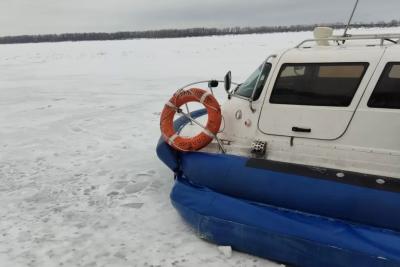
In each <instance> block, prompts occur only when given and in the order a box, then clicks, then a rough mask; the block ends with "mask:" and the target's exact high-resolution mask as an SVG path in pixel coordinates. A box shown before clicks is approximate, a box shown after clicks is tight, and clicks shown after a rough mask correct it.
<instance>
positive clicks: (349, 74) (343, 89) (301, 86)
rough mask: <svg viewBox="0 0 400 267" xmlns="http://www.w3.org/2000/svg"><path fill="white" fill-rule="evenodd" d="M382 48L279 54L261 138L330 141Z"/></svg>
mask: <svg viewBox="0 0 400 267" xmlns="http://www.w3.org/2000/svg"><path fill="white" fill-rule="evenodd" d="M382 52H383V49H382V50H378V49H376V48H368V47H365V48H361V49H360V47H358V48H357V49H356V48H346V49H343V48H340V47H338V48H327V49H322V48H321V49H320V48H315V49H313V48H312V49H294V50H291V51H289V52H287V53H286V54H284V55H283V56H282V57H281V59H280V61H279V63H278V65H277V68H276V71H275V73H274V76H273V77H272V79H273V81H274V82H271V83H270V88H269V89H268V93H267V95H266V97H265V100H264V105H263V108H262V111H261V114H260V118H259V122H258V127H259V130H260V131H261V132H263V133H265V134H271V135H281V136H290V137H302V138H314V139H325V140H334V139H337V138H339V137H340V136H341V135H343V134H344V132H345V131H346V129H347V127H348V125H349V123H350V121H351V119H352V117H353V114H354V111H355V110H356V108H357V106H358V104H359V102H360V99H361V97H362V95H363V93H364V90H365V88H366V87H367V85H368V82H369V80H370V77H371V76H372V74H373V73H374V70H375V67H376V65H377V64H378V62H379V59H380V57H381V55H382Z"/></svg>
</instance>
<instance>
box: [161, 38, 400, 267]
mask: <svg viewBox="0 0 400 267" xmlns="http://www.w3.org/2000/svg"><path fill="white" fill-rule="evenodd" d="M399 40H400V34H380V35H352V36H332V35H331V36H325V37H324V38H318V36H317V38H315V39H309V40H305V41H303V42H301V43H300V44H299V45H297V46H296V47H294V48H292V49H289V50H286V51H283V52H281V53H278V54H276V55H272V56H270V57H268V58H267V59H266V60H265V61H264V62H263V63H262V64H261V66H260V67H259V68H257V70H256V71H255V72H254V73H253V74H252V75H251V76H250V77H249V78H248V79H247V80H246V81H245V82H244V83H242V84H240V85H235V86H234V87H233V86H231V84H233V83H232V82H231V74H230V72H229V73H228V74H227V75H226V76H225V80H224V83H225V89H226V91H227V93H228V100H227V101H226V102H225V103H224V104H223V105H222V106H220V105H219V104H218V101H217V100H216V98H215V97H214V95H213V91H212V88H213V87H216V86H218V81H210V82H209V88H210V90H203V89H199V88H190V89H186V88H188V87H190V86H192V85H189V86H187V87H184V88H182V89H180V90H178V91H177V92H176V93H175V94H174V96H173V97H172V98H171V99H170V100H169V101H168V102H167V103H166V105H165V107H164V110H163V112H162V114H161V130H162V137H161V138H160V140H159V143H158V145H157V154H158V156H159V158H160V159H161V160H162V161H163V162H164V163H165V164H166V165H167V166H168V167H169V168H170V169H171V170H172V171H173V173H174V177H175V185H174V187H173V190H172V192H171V200H172V203H173V205H174V207H175V208H176V209H177V211H178V212H179V214H180V215H181V216H182V217H183V219H184V220H185V221H186V222H187V223H188V224H190V225H191V226H192V227H193V229H194V230H195V231H196V233H198V235H199V236H200V237H201V238H204V239H207V240H209V241H211V242H214V243H216V244H218V245H224V246H231V247H232V248H233V249H235V250H238V251H242V252H246V253H250V254H254V255H257V256H260V257H264V258H267V259H271V260H274V261H277V262H282V263H287V264H289V265H295V266H400V46H399ZM231 87H232V88H231ZM188 102H198V103H201V104H202V105H204V106H205V109H200V110H196V111H192V112H190V110H188V109H186V108H185V105H186V104H187V103H188ZM176 114H180V115H181V117H180V118H178V119H177V120H175V121H173V118H174V116H175V115H176ZM207 115H208V116H207ZM204 118H208V119H207V123H206V124H205V125H204V123H202V122H201V121H200V120H201V119H204ZM193 125H198V126H200V127H201V129H202V130H201V132H200V133H198V134H197V135H195V136H193V137H187V136H185V134H186V133H187V131H189V132H190V128H191V127H192V126H193ZM184 131H186V132H185V134H183V132H184Z"/></svg>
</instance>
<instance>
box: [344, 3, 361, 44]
mask: <svg viewBox="0 0 400 267" xmlns="http://www.w3.org/2000/svg"><path fill="white" fill-rule="evenodd" d="M357 5H358V0H356V3H355V5H354V8H353V11H352V12H351V15H350V18H349V22H347V25H346V28H345V29H344V33H343V37H346V36H347V30H348V29H349V27H350V23H351V20H352V19H353V16H354V12H356V9H357Z"/></svg>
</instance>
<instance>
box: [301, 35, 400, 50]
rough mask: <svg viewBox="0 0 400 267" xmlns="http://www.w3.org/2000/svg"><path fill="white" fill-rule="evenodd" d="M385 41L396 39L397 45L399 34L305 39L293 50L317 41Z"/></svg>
mask: <svg viewBox="0 0 400 267" xmlns="http://www.w3.org/2000/svg"><path fill="white" fill-rule="evenodd" d="M386 39H398V40H397V41H396V43H397V44H399V39H400V34H398V33H387V34H357V35H347V36H339V35H334V36H332V37H328V38H312V39H306V40H304V41H302V42H300V43H299V44H298V45H296V46H295V48H300V47H301V46H302V45H304V44H305V43H308V42H318V41H338V42H340V41H353V40H381V43H380V45H383V43H384V42H385V41H386Z"/></svg>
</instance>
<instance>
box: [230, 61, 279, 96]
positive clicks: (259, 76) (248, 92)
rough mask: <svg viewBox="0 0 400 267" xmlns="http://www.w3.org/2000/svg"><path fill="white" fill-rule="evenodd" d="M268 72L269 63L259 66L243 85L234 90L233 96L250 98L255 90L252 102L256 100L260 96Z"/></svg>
mask: <svg viewBox="0 0 400 267" xmlns="http://www.w3.org/2000/svg"><path fill="white" fill-rule="evenodd" d="M270 70H271V64H270V63H266V64H264V63H263V64H261V66H259V67H258V68H257V69H256V71H254V72H253V73H252V74H251V75H250V77H249V78H247V80H246V81H245V82H244V83H242V84H240V85H239V86H238V87H237V88H236V90H235V94H236V95H239V96H242V97H246V98H251V96H252V95H253V91H254V90H256V91H255V92H254V99H253V100H257V99H258V98H259V97H260V95H261V92H262V90H263V88H264V85H265V82H266V81H267V78H268V75H269V72H270Z"/></svg>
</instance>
